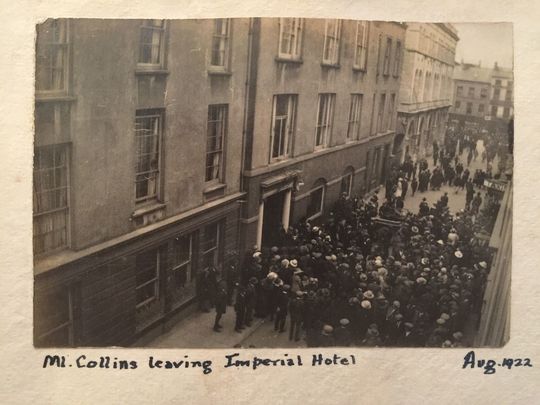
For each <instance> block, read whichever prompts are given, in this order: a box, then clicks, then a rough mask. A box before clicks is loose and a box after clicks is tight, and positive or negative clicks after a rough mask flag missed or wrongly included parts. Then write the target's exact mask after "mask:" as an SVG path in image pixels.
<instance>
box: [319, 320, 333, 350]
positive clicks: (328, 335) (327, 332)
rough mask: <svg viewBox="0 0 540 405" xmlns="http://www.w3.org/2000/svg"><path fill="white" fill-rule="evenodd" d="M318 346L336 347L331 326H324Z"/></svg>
mask: <svg viewBox="0 0 540 405" xmlns="http://www.w3.org/2000/svg"><path fill="white" fill-rule="evenodd" d="M318 343H319V344H318V346H320V347H333V346H335V345H336V341H335V339H334V328H333V327H332V326H331V325H324V326H323V329H322V331H321V334H320V336H319V342H318Z"/></svg>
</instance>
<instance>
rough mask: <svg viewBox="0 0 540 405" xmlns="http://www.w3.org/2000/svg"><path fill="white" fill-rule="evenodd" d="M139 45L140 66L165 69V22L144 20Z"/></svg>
mask: <svg viewBox="0 0 540 405" xmlns="http://www.w3.org/2000/svg"><path fill="white" fill-rule="evenodd" d="M140 32H141V38H140V43H139V66H140V67H149V68H160V67H163V59H164V45H163V43H164V35H165V20H143V22H142V24H141V29H140Z"/></svg>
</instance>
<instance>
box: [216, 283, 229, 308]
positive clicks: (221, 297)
mask: <svg viewBox="0 0 540 405" xmlns="http://www.w3.org/2000/svg"><path fill="white" fill-rule="evenodd" d="M216 312H217V313H218V314H224V313H225V312H227V291H225V290H224V289H223V288H220V289H218V291H217V294H216Z"/></svg>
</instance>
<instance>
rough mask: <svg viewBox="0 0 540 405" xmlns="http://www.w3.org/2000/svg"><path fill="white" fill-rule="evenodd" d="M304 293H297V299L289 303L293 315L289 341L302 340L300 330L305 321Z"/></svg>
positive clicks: (290, 312)
mask: <svg viewBox="0 0 540 405" xmlns="http://www.w3.org/2000/svg"><path fill="white" fill-rule="evenodd" d="M303 297H304V293H303V292H302V291H296V297H295V298H294V299H292V300H290V302H289V314H290V315H291V326H290V329H289V340H293V338H294V340H295V342H298V341H299V340H300V329H301V327H302V321H303V319H304V310H305V303H304V298H303Z"/></svg>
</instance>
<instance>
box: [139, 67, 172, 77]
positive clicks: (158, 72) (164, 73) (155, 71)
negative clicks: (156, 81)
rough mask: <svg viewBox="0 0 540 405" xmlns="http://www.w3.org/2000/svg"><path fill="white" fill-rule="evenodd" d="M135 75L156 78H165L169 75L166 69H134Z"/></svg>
mask: <svg viewBox="0 0 540 405" xmlns="http://www.w3.org/2000/svg"><path fill="white" fill-rule="evenodd" d="M135 74H136V75H156V76H161V75H162V76H167V75H168V74H169V71H168V70H167V69H160V68H155V69H154V68H153V69H143V68H137V69H135Z"/></svg>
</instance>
